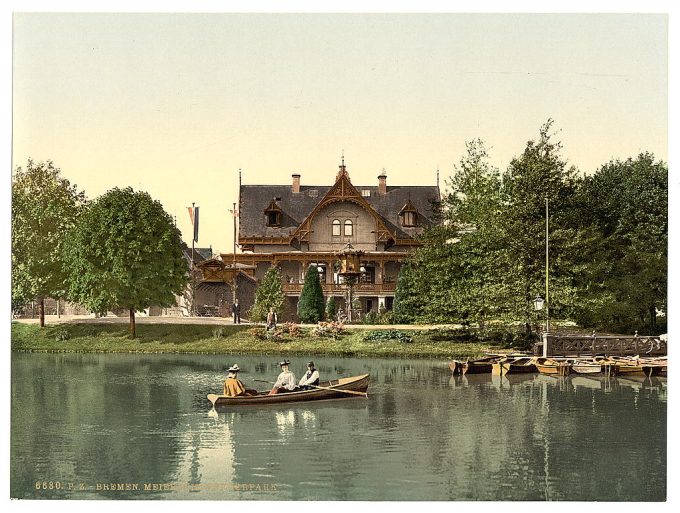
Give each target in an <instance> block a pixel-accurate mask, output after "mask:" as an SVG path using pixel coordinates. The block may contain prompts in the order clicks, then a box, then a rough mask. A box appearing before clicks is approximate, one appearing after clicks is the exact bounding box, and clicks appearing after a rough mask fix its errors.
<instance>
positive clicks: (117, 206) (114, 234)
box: [65, 188, 188, 336]
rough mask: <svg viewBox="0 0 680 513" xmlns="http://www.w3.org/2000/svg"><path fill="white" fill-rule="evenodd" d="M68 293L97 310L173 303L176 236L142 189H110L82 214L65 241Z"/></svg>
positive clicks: (182, 264)
mask: <svg viewBox="0 0 680 513" xmlns="http://www.w3.org/2000/svg"><path fill="white" fill-rule="evenodd" d="M65 260H66V261H67V263H68V265H69V272H70V279H69V280H70V281H69V285H70V287H69V296H70V297H71V298H73V299H74V300H75V301H78V302H79V303H82V304H84V305H86V306H87V307H88V308H90V309H91V310H93V311H95V312H98V313H102V314H103V313H105V312H107V311H108V310H111V309H114V308H125V309H127V310H128V311H129V312H130V331H131V334H132V336H134V335H135V325H134V312H135V311H139V310H143V309H145V308H148V307H149V306H151V305H158V306H161V307H167V306H171V305H173V304H174V303H175V295H178V294H180V293H181V292H182V290H183V289H184V287H185V286H186V283H187V275H188V267H187V263H186V261H185V259H184V258H183V257H182V249H181V234H180V232H179V230H178V229H177V228H176V227H175V225H174V223H173V221H172V218H171V217H170V215H169V214H168V213H167V212H165V210H164V209H163V206H162V205H161V204H160V203H159V202H158V201H155V200H153V199H152V198H151V196H149V194H147V193H146V192H134V191H133V190H132V189H131V188H126V189H118V188H114V189H112V190H110V191H108V192H107V193H105V194H104V195H102V196H101V197H99V198H98V199H97V200H96V201H95V202H93V203H92V204H91V205H89V207H88V208H87V209H86V210H85V211H84V212H83V214H82V216H81V217H80V219H79V221H78V223H77V225H76V226H75V228H74V229H73V230H72V231H71V233H70V235H69V239H68V242H67V244H66V245H65Z"/></svg>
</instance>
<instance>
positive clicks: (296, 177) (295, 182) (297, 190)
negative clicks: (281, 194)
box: [293, 173, 300, 193]
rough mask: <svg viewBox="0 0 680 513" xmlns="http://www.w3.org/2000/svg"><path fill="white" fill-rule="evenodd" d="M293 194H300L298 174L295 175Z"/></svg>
mask: <svg viewBox="0 0 680 513" xmlns="http://www.w3.org/2000/svg"><path fill="white" fill-rule="evenodd" d="M293 192H294V193H298V192H300V175H299V174H297V173H296V174H294V175H293Z"/></svg>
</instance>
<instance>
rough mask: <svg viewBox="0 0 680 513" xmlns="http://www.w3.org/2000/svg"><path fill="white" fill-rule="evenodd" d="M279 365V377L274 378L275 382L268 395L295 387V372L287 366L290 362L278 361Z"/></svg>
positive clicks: (290, 390) (289, 390)
mask: <svg viewBox="0 0 680 513" xmlns="http://www.w3.org/2000/svg"><path fill="white" fill-rule="evenodd" d="M279 365H280V366H281V374H279V377H278V378H277V379H276V383H274V387H273V388H272V390H271V392H269V395H274V394H283V393H286V392H292V391H294V390H295V388H296V380H295V374H293V373H292V372H291V371H290V370H289V368H288V366H289V365H290V362H289V361H288V360H283V361H282V362H279Z"/></svg>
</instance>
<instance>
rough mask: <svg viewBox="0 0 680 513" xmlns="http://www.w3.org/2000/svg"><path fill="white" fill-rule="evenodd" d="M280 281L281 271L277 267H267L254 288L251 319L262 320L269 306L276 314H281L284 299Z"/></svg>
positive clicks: (265, 316)
mask: <svg viewBox="0 0 680 513" xmlns="http://www.w3.org/2000/svg"><path fill="white" fill-rule="evenodd" d="M281 283H282V282H281V273H280V272H279V269H278V267H270V268H269V269H267V272H266V273H265V275H264V277H263V278H262V281H261V282H260V283H259V284H258V286H257V290H255V304H254V305H253V308H252V309H251V311H250V317H251V320H253V321H264V320H265V319H266V318H267V312H269V309H270V308H273V309H274V311H275V312H276V314H277V315H278V316H280V315H281V313H282V311H283V302H284V300H285V296H284V294H283V286H282V284H281Z"/></svg>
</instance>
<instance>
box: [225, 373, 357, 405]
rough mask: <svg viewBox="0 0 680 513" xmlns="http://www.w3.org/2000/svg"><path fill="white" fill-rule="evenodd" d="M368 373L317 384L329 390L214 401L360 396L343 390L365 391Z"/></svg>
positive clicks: (245, 402)
mask: <svg viewBox="0 0 680 513" xmlns="http://www.w3.org/2000/svg"><path fill="white" fill-rule="evenodd" d="M368 383H369V375H368V374H363V375H361V376H353V377H350V378H341V379H339V380H332V381H324V382H321V383H319V386H322V387H328V388H329V390H322V389H312V390H300V391H297V392H288V393H283V394H274V395H269V392H268V391H267V392H260V393H259V394H258V395H252V396H238V397H225V396H219V397H218V398H217V400H216V401H215V407H219V406H238V405H244V406H246V405H248V406H252V405H256V404H281V403H293V402H305V401H321V400H326V399H346V398H350V397H355V398H356V397H360V396H359V395H356V394H347V393H345V392H343V390H348V391H351V392H361V393H366V390H368Z"/></svg>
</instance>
